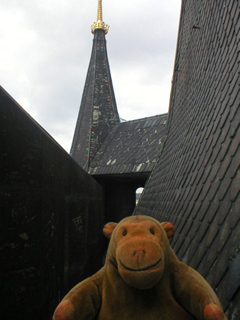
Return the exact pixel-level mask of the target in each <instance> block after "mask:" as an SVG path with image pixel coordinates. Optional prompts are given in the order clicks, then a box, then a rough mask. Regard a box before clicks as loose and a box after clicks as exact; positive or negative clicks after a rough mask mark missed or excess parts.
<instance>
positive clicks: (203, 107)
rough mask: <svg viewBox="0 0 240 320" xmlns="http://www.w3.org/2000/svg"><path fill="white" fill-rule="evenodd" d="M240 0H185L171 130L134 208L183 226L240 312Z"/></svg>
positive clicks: (184, 247)
mask: <svg viewBox="0 0 240 320" xmlns="http://www.w3.org/2000/svg"><path fill="white" fill-rule="evenodd" d="M239 14H240V2H239V1H236V0H226V1H215V0H208V1H206V0H202V1H200V0H192V1H187V0H182V9H181V17H180V27H179V35H178V43H177V52H176V61H175V71H174V77H173V86H172V92H171V99H170V109H169V118H168V135H167V138H166V141H165V145H164V148H163V150H162V153H161V155H160V157H159V159H158V162H157V164H156V166H155V167H154V170H153V172H152V173H151V176H150V179H149V180H148V182H147V184H146V186H145V189H144V193H143V195H142V197H141V198H140V201H139V205H138V207H137V208H136V210H135V212H134V214H145V215H150V216H153V217H155V218H157V219H158V220H160V221H166V220H167V221H171V222H172V223H173V224H174V225H175V227H176V233H175V236H174V238H173V240H172V246H173V249H174V251H175V252H176V253H177V255H178V257H179V258H180V259H181V260H183V261H184V262H186V263H187V264H188V265H190V266H192V267H193V268H195V269H196V270H198V271H199V272H200V273H201V274H202V275H203V276H204V277H205V278H206V280H207V281H208V282H209V283H210V284H211V285H212V287H213V288H214V289H215V290H216V292H217V294H218V297H219V298H220V300H221V302H222V305H223V308H224V310H225V312H226V315H227V316H228V319H232V320H233V319H240V170H239V164H240V146H239V144H240V90H239V85H240V80H239V73H240V67H239V63H240V41H239V40H240V39H239V38H240V15H239Z"/></svg>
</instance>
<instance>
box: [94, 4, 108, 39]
mask: <svg viewBox="0 0 240 320" xmlns="http://www.w3.org/2000/svg"><path fill="white" fill-rule="evenodd" d="M97 29H102V30H104V32H105V34H107V33H108V30H109V26H108V25H107V24H105V23H104V22H103V21H102V0H98V13H97V22H94V24H93V25H92V26H91V31H92V33H93V34H94V31H95V30H97Z"/></svg>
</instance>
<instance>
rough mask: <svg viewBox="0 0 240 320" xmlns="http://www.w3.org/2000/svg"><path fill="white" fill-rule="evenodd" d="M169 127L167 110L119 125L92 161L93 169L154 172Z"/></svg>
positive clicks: (123, 172)
mask: <svg viewBox="0 0 240 320" xmlns="http://www.w3.org/2000/svg"><path fill="white" fill-rule="evenodd" d="M166 129H167V114H164V115H159V116H154V117H149V118H144V119H138V120H134V121H128V122H123V123H119V124H117V125H115V126H114V127H113V128H112V129H111V131H110V132H109V134H108V136H107V137H106V139H105V140H104V142H103V144H102V146H101V147H100V149H99V151H98V152H97V154H96V156H95V158H94V159H93V161H92V162H91V164H90V168H89V173H90V174H92V175H96V174H97V175H101V174H104V175H105V174H129V173H143V172H148V173H149V172H151V170H152V168H153V166H154V164H155V163H156V158H157V155H158V154H159V151H160V150H161V148H162V146H163V143H164V140H165V137H166Z"/></svg>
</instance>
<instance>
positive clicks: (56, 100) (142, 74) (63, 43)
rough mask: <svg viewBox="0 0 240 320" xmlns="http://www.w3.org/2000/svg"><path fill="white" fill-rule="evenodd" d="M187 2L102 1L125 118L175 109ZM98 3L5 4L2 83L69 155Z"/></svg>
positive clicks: (0, 38)
mask: <svg viewBox="0 0 240 320" xmlns="http://www.w3.org/2000/svg"><path fill="white" fill-rule="evenodd" d="M180 2H181V1H180V0H171V1H164V0H131V1H127V0H122V1H117V2H116V1H112V0H103V20H104V21H105V23H107V24H109V25H110V31H109V34H108V35H107V37H106V39H107V49H108V57H109V62H110V67H111V73H112V80H113V85H114V90H115V94H116V99H117V105H118V108H119V113H120V116H121V117H122V118H126V119H127V120H130V119H135V118H141V117H147V116H151V115H155V114H160V113H165V112H167V110H168V101H169V95H170V87H171V78H172V70H173V64H174V57H175V48H176V40H177V31H178V22H179V13H180ZM96 17H97V0H88V1H85V0H68V1H67V0H41V1H39V0H21V1H19V0H8V1H2V2H0V83H1V85H2V86H3V87H4V88H5V89H6V90H7V91H8V92H9V93H10V94H11V95H12V96H13V98H14V99H15V100H17V101H18V102H19V103H20V104H22V106H23V107H24V108H25V109H26V110H27V112H29V113H30V114H31V115H32V116H33V117H34V118H35V119H36V120H37V121H38V122H39V123H40V125H41V126H42V127H43V128H44V129H45V130H46V131H48V132H49V133H50V135H52V136H53V137H54V138H55V139H56V140H57V141H58V142H59V143H60V144H61V145H62V146H63V147H64V148H65V149H66V150H67V151H69V150H70V146H71V141H72V137H73V132H74V129H75V124H76V120H77V116H78V112H79V105H80V101H81V96H82V92H83V87H84V84H85V79H86V73H87V68H88V64H89V60H90V55H91V48H92V35H91V33H90V27H91V24H92V23H93V22H94V21H96Z"/></svg>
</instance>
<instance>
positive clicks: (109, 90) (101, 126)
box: [70, 29, 120, 171]
mask: <svg viewBox="0 0 240 320" xmlns="http://www.w3.org/2000/svg"><path fill="white" fill-rule="evenodd" d="M119 122H120V118H119V115H118V110H117V105H116V100H115V95H114V90H113V85H112V79H111V73H110V67H109V62H108V56H107V48H106V39H105V32H104V30H102V29H98V30H95V31H94V39H93V47H92V55H91V59H90V63H89V68H88V72H87V78H86V83H85V86H84V91H83V96H82V101H81V106H80V111H79V115H78V120H77V124H76V129H75V132H74V137H73V142H72V147H71V151H70V155H71V156H72V157H73V159H74V160H75V161H76V162H77V163H78V164H79V165H80V166H81V167H82V168H84V169H85V170H86V171H87V170H88V166H89V163H90V161H91V160H92V159H93V158H94V157H95V155H96V152H97V150H98V149H99V146H100V145H101V144H102V142H103V141H104V139H105V138H106V136H107V134H108V132H109V131H110V129H111V128H112V126H114V125H115V124H117V123H119Z"/></svg>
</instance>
